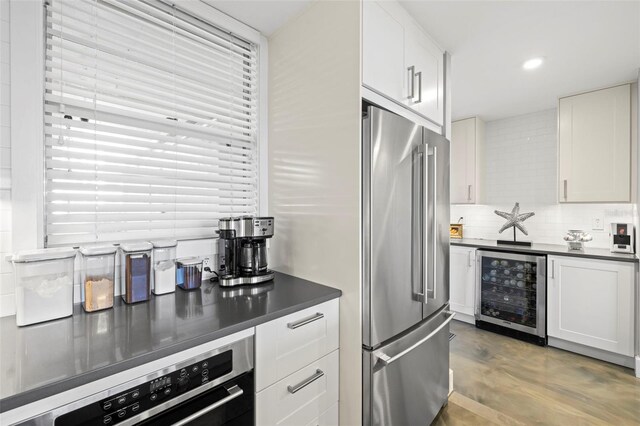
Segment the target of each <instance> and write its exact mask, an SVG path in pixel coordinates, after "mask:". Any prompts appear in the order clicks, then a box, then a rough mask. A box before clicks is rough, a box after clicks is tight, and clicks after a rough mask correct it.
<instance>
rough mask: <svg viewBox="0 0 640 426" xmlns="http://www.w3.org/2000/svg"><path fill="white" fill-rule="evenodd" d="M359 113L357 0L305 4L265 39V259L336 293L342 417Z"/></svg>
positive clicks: (346, 403)
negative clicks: (271, 231) (269, 238)
mask: <svg viewBox="0 0 640 426" xmlns="http://www.w3.org/2000/svg"><path fill="white" fill-rule="evenodd" d="M360 120H361V118H360V3H359V2H324V1H316V2H312V3H311V4H310V6H309V7H308V8H307V9H306V10H305V11H304V12H303V13H302V14H301V15H300V16H298V17H297V18H295V19H293V20H292V21H290V22H288V23H287V24H286V25H285V26H284V27H283V28H281V29H280V30H279V31H278V32H277V33H275V34H274V35H272V36H271V38H270V39H269V192H270V195H269V213H270V214H271V215H273V216H275V217H276V231H275V236H274V238H273V240H274V241H273V244H272V245H271V248H272V250H271V253H270V256H271V257H270V259H269V261H270V264H271V265H272V266H273V267H274V268H275V269H276V270H279V271H282V272H285V273H290V274H294V275H296V276H299V277H302V278H306V279H309V280H313V281H316V282H319V283H322V284H326V285H329V286H332V287H337V288H339V289H341V290H342V292H343V296H342V298H341V299H340V423H341V424H343V425H359V424H361V415H362V387H361V383H362V361H361V357H362V353H361V348H362V347H361V344H362V333H361V327H360V319H361V311H360V303H361V300H360V297H361V296H360V256H359V255H360V238H359V233H360V127H361V122H360Z"/></svg>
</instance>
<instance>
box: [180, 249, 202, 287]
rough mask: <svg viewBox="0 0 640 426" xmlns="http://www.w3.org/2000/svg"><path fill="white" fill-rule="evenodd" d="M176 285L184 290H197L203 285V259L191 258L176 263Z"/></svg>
mask: <svg viewBox="0 0 640 426" xmlns="http://www.w3.org/2000/svg"><path fill="white" fill-rule="evenodd" d="M176 284H177V285H178V287H180V288H181V289H183V290H195V289H197V288H200V285H201V284H202V259H200V258H198V257H190V258H188V259H181V260H178V261H177V262H176Z"/></svg>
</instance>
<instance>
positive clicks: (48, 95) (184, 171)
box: [44, 0, 259, 246]
mask: <svg viewBox="0 0 640 426" xmlns="http://www.w3.org/2000/svg"><path fill="white" fill-rule="evenodd" d="M46 7H47V14H46V17H47V18H46V19H47V25H46V41H45V46H46V58H45V66H46V72H45V94H44V99H45V104H44V111H45V116H44V122H45V169H46V171H45V200H46V208H45V215H46V223H45V226H46V235H47V241H46V244H47V245H48V246H57V245H76V244H82V243H87V242H100V241H104V242H107V241H109V242H120V241H126V240H132V239H153V238H166V237H170V238H176V239H193V238H211V237H214V236H215V233H214V231H215V228H216V226H217V220H218V219H219V218H220V217H224V216H229V215H232V216H235V215H245V214H257V210H258V207H257V206H258V174H259V173H258V165H259V161H258V158H257V154H258V151H257V128H258V126H257V114H258V112H257V105H258V80H257V77H258V75H257V74H258V66H257V47H256V46H255V45H252V44H251V43H248V42H246V41H244V40H241V39H239V38H236V37H235V36H233V35H232V34H229V33H228V32H226V31H224V30H221V29H219V28H216V27H215V26H213V25H210V24H207V23H206V22H205V21H203V20H202V19H197V18H194V17H190V16H188V15H186V14H185V13H184V12H182V11H180V10H178V9H174V8H173V7H172V6H170V5H168V4H165V3H163V2H161V1H158V0H149V1H136V2H130V1H126V0H74V1H71V0H49V2H48V3H47V5H46Z"/></svg>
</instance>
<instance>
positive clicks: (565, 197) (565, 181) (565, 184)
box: [564, 179, 567, 201]
mask: <svg viewBox="0 0 640 426" xmlns="http://www.w3.org/2000/svg"><path fill="white" fill-rule="evenodd" d="M564 199H565V201H566V200H567V180H566V179H565V180H564Z"/></svg>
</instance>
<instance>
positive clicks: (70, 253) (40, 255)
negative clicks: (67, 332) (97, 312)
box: [11, 248, 76, 326]
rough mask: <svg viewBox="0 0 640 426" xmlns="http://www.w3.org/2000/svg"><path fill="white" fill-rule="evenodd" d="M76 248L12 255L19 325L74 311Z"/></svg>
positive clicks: (60, 316) (57, 316) (17, 321)
mask: <svg viewBox="0 0 640 426" xmlns="http://www.w3.org/2000/svg"><path fill="white" fill-rule="evenodd" d="M75 257H76V250H75V249H68V248H59V249H40V250H29V251H21V252H18V253H16V254H15V255H13V256H12V258H11V262H13V267H14V277H15V284H16V289H15V292H16V324H17V325H19V326H22V325H29V324H35V323H38V322H43V321H49V320H52V319H56V318H63V317H68V316H69V315H71V314H72V313H73V264H74V261H75Z"/></svg>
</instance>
